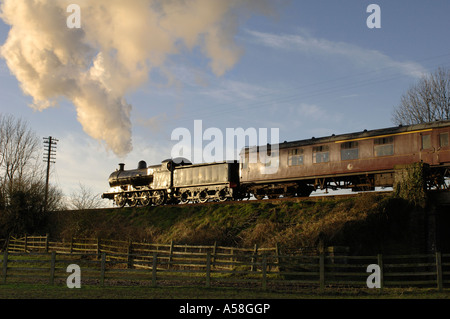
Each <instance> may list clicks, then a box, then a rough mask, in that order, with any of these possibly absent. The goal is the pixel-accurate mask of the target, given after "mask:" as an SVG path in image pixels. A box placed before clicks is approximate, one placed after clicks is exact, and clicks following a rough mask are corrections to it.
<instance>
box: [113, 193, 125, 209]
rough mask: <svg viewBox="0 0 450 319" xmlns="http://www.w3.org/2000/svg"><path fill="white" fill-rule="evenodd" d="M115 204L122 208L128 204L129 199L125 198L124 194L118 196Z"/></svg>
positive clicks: (115, 197) (115, 198)
mask: <svg viewBox="0 0 450 319" xmlns="http://www.w3.org/2000/svg"><path fill="white" fill-rule="evenodd" d="M114 202H115V203H116V205H117V206H119V207H120V208H122V207H125V205H126V204H127V198H126V197H125V196H124V194H117V195H115V196H114Z"/></svg>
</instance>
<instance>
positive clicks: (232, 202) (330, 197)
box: [99, 191, 392, 210]
mask: <svg viewBox="0 0 450 319" xmlns="http://www.w3.org/2000/svg"><path fill="white" fill-rule="evenodd" d="M370 193H371V194H373V193H376V194H389V193H392V191H376V192H370ZM363 194H368V192H361V193H354V194H339V195H315V196H314V195H313V196H308V197H279V198H272V199H270V198H267V199H242V200H228V201H224V202H220V204H221V205H235V204H242V203H274V204H277V203H283V202H295V203H298V202H302V201H316V202H319V201H326V200H334V199H336V200H338V199H345V198H352V197H358V196H361V195H363ZM218 203H219V202H217V201H211V202H206V203H186V204H165V205H164V206H165V207H192V206H205V205H215V204H218ZM136 207H143V206H136ZM150 207H151V206H150ZM153 207H155V206H153ZM111 208H120V207H117V206H116V207H111ZM111 208H100V209H99V210H103V209H111ZM124 208H134V207H124Z"/></svg>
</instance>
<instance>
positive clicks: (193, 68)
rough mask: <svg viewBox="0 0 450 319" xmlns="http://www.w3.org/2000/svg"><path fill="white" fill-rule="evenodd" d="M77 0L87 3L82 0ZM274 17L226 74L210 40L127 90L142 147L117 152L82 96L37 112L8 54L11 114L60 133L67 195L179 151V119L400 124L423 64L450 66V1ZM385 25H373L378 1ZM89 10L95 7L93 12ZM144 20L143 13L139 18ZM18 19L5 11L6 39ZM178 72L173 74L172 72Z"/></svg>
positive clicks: (240, 30) (330, 7)
mask: <svg viewBox="0 0 450 319" xmlns="http://www.w3.org/2000/svg"><path fill="white" fill-rule="evenodd" d="M73 2H74V3H76V1H73ZM273 3H276V5H274V8H273V14H272V15H261V14H258V13H255V14H252V15H249V16H247V19H243V18H242V21H241V23H239V24H238V25H237V27H236V31H235V34H234V43H235V44H237V45H238V47H239V48H240V49H241V56H240V58H239V59H238V60H237V62H236V63H235V64H234V65H233V66H232V67H231V68H230V69H229V70H228V71H227V72H225V73H224V74H223V75H221V76H218V75H217V74H215V73H214V72H213V71H212V69H211V68H210V66H209V63H210V62H211V61H210V59H208V58H207V57H206V56H205V55H204V54H203V52H202V50H201V48H199V47H194V48H192V49H191V50H182V51H181V52H179V53H178V54H174V55H171V56H170V58H169V59H168V60H167V62H166V63H165V68H164V70H161V69H158V68H155V69H153V70H152V72H151V74H150V79H149V81H146V82H145V83H142V84H141V85H140V86H138V87H137V88H135V89H134V90H132V91H131V90H130V91H128V92H126V94H125V99H126V101H127V102H128V103H129V104H130V105H132V110H131V114H130V119H131V124H132V142H133V150H132V151H131V152H130V153H129V154H128V155H126V156H117V155H115V153H114V152H112V151H111V150H109V149H108V148H107V147H105V143H104V142H102V141H99V140H97V139H95V138H93V137H91V136H89V135H88V134H87V133H86V132H85V130H83V126H82V125H81V124H80V122H79V121H78V120H77V111H76V109H75V107H74V105H73V104H72V103H71V101H68V100H67V99H64V98H61V99H60V100H59V103H58V105H57V106H56V107H52V108H48V109H45V110H42V111H37V110H35V109H33V108H31V107H29V104H30V103H32V98H31V97H30V96H27V95H24V93H23V92H22V90H21V85H20V83H19V82H18V81H17V79H16V77H15V76H14V75H12V74H11V73H10V71H9V69H8V66H7V65H6V62H5V60H3V59H1V60H0V112H1V113H9V114H13V115H15V116H17V117H22V118H24V119H26V120H27V121H28V122H29V124H30V127H31V128H32V129H33V130H35V131H36V133H37V134H38V135H39V136H42V137H47V136H54V137H56V138H57V139H59V143H58V150H57V161H56V165H55V166H54V167H53V171H52V172H53V175H52V182H53V183H55V184H57V185H58V186H60V187H61V188H62V189H63V191H64V192H65V193H66V194H70V193H71V192H73V191H76V190H77V189H78V184H79V183H81V184H83V185H87V186H89V187H90V188H91V189H92V190H93V191H94V192H96V193H101V192H104V191H106V190H107V189H108V182H107V179H108V176H109V174H110V173H111V172H112V171H113V170H115V168H116V167H117V164H118V163H119V162H125V163H126V167H128V168H135V166H136V165H137V162H138V161H139V160H141V159H144V160H146V161H147V163H148V164H149V165H150V164H156V163H158V162H160V161H161V160H163V159H165V158H168V157H170V150H171V147H172V146H173V145H174V144H175V143H176V141H171V133H172V131H173V130H174V129H176V128H178V127H185V128H188V129H192V128H193V124H194V120H202V121H203V127H204V128H208V127H217V128H219V129H221V130H223V131H225V129H226V128H238V127H242V128H250V127H253V128H279V132H280V140H281V141H284V140H287V141H292V140H298V139H304V138H310V137H312V136H315V137H320V136H326V135H331V134H333V133H334V134H339V133H349V132H354V131H360V130H363V129H376V128H382V127H389V126H393V122H392V120H391V117H392V110H393V107H394V106H395V105H396V104H398V103H399V101H400V97H401V95H402V93H404V92H405V91H406V90H407V89H408V87H409V86H410V85H412V84H414V83H415V82H416V81H417V80H418V79H419V78H420V76H421V75H422V74H424V73H427V72H432V71H434V70H435V69H436V68H437V67H440V66H442V67H450V41H449V30H450V19H448V14H449V12H450V2H449V1H448V0H433V1H406V0H402V1H400V0H398V1H360V0H347V1H331V0H323V1H290V2H283V3H282V2H279V3H277V2H273ZM371 3H375V4H378V5H379V6H380V8H381V28H380V29H369V28H368V27H367V25H366V19H367V17H368V16H369V15H370V13H367V12H366V8H367V6H368V5H369V4H371ZM82 14H84V12H82ZM129 18H130V19H132V17H129ZM9 30H10V26H9V25H7V24H5V23H3V22H2V21H1V20H0V43H1V44H3V43H4V42H5V41H6V39H7V37H8V32H9ZM167 72H169V74H170V77H168V76H167Z"/></svg>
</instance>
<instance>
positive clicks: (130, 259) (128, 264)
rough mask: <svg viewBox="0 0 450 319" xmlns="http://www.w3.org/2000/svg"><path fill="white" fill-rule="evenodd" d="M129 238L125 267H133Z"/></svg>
mask: <svg viewBox="0 0 450 319" xmlns="http://www.w3.org/2000/svg"><path fill="white" fill-rule="evenodd" d="M132 245H133V244H132V242H131V239H130V240H129V241H128V249H127V267H128V268H129V269H130V268H133V260H132V256H131V254H132V253H133V247H132Z"/></svg>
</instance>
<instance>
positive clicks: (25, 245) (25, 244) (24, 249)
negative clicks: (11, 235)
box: [23, 234, 28, 253]
mask: <svg viewBox="0 0 450 319" xmlns="http://www.w3.org/2000/svg"><path fill="white" fill-rule="evenodd" d="M27 241H28V238H27V234H25V243H24V246H23V252H25V253H26V252H27Z"/></svg>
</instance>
